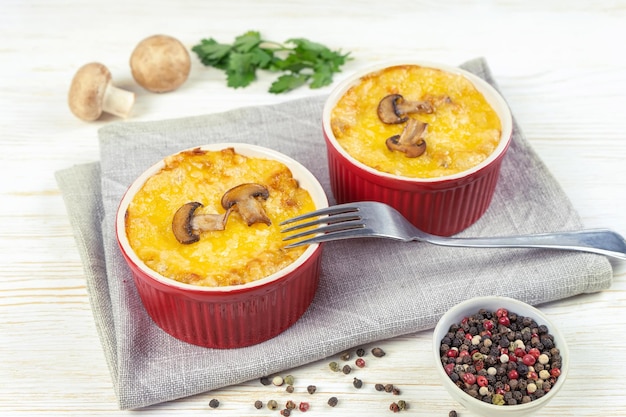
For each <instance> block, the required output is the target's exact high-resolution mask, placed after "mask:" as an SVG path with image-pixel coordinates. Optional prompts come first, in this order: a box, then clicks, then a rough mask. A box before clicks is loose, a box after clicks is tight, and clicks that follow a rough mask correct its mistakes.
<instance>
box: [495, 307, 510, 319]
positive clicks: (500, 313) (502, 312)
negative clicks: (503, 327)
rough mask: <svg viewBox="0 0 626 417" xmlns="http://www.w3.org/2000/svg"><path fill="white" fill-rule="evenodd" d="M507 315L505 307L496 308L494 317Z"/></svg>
mask: <svg viewBox="0 0 626 417" xmlns="http://www.w3.org/2000/svg"><path fill="white" fill-rule="evenodd" d="M508 315H509V311H508V310H507V309H506V308H499V309H497V310H496V317H498V318H500V317H506V316H508Z"/></svg>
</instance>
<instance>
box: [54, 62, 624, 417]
mask: <svg viewBox="0 0 626 417" xmlns="http://www.w3.org/2000/svg"><path fill="white" fill-rule="evenodd" d="M463 67H464V68H466V69H468V70H469V71H471V72H473V73H475V74H477V75H478V76H480V77H483V78H485V79H486V80H487V81H489V82H490V83H493V82H494V81H493V79H492V77H491V75H490V72H489V69H488V67H487V64H486V62H485V61H484V60H483V59H475V60H473V61H470V62H467V63H465V64H464V65H463ZM323 101H324V97H313V98H307V99H300V100H297V101H292V102H287V103H283V104H278V105H271V106H263V107H249V108H242V109H238V110H233V111H229V112H226V113H222V114H213V115H206V116H199V117H192V118H185V119H179V120H166V121H159V122H143V123H142V122H120V123H113V124H110V125H108V126H106V127H103V128H102V129H100V131H99V136H100V146H101V161H100V163H99V164H98V163H92V164H85V165H80V166H74V167H72V168H68V169H65V170H63V171H60V172H58V173H57V181H58V184H59V186H60V188H61V190H62V193H63V196H64V198H65V201H66V205H67V209H68V213H69V216H70V220H71V223H72V225H73V227H74V229H75V234H76V239H77V242H78V247H79V250H80V253H81V256H82V259H83V262H84V266H85V273H86V279H87V288H88V290H89V296H90V300H91V304H92V306H93V313H94V318H95V321H96V325H97V328H98V331H99V335H100V338H101V341H102V344H103V348H104V351H105V354H106V357H107V360H108V364H109V367H110V370H111V374H112V378H113V383H114V387H115V390H116V393H117V396H118V398H119V406H120V408H122V409H130V408H139V407H144V406H148V405H151V404H155V403H159V402H164V401H169V400H174V399H177V398H181V397H185V396H190V395H193V394H198V393H202V392H206V391H209V390H212V389H216V388H219V387H222V386H226V385H231V384H237V383H240V382H243V381H247V380H250V379H254V378H257V377H260V376H263V375H269V374H272V373H275V372H279V371H282V370H285V369H288V368H291V367H295V366H298V365H301V364H305V363H309V362H312V361H315V360H319V359H322V358H325V357H327V356H330V355H332V354H335V353H337V352H340V351H343V350H346V349H349V348H351V347H353V346H356V345H359V344H364V343H368V342H373V341H376V340H382V339H386V338H390V337H393V336H398V335H402V334H407V333H412V332H416V331H419V330H424V329H428V328H432V327H434V325H435V323H436V321H437V319H438V318H439V316H440V315H441V314H442V313H443V312H444V311H445V310H446V309H447V308H449V307H451V306H452V305H454V304H455V303H458V302H460V301H462V300H464V299H466V298H470V297H473V296H478V295H492V294H496V295H505V296H510V297H514V298H518V299H520V300H523V301H526V302H528V303H531V304H538V303H543V302H547V301H552V300H557V299H562V298H566V297H569V296H572V295H575V294H580V293H586V292H595V291H599V290H602V289H606V288H608V287H609V286H610V284H611V279H612V270H611V266H610V263H609V262H608V261H607V259H605V258H604V257H601V256H596V255H589V254H580V253H573V252H559V251H543V250H526V249H503V250H500V249H463V248H442V247H437V246H432V245H428V244H421V243H410V244H407V243H398V242H393V241H387V240H381V239H369V240H367V239H363V240H351V241H339V242H331V243H327V244H326V245H327V246H326V248H325V251H324V257H323V262H322V276H321V282H320V287H319V290H318V292H317V295H316V298H315V299H314V301H313V303H312V305H311V307H310V308H309V309H308V311H307V312H306V313H305V314H304V316H303V317H302V318H301V319H300V320H299V321H298V322H297V323H296V324H295V325H294V326H293V327H291V328H290V329H288V330H287V331H285V332H284V333H283V334H281V335H279V336H277V337H276V338H274V339H272V340H269V341H267V342H265V343H262V344H258V345H256V346H251V347H247V348H242V349H232V350H215V349H206V348H202V347H197V346H192V345H189V344H186V343H184V342H181V341H178V340H176V339H174V338H172V337H171V336H169V335H167V334H166V333H165V332H163V331H161V330H160V329H159V328H158V327H157V326H156V325H155V324H154V323H153V322H152V321H151V319H150V318H149V316H148V315H147V314H146V312H145V310H144V309H143V306H142V304H141V301H140V299H139V296H138V295H137V292H136V289H135V286H134V284H133V281H132V278H131V275H130V271H129V269H128V268H127V267H126V265H125V264H124V261H123V259H122V257H121V254H120V253H119V250H118V247H117V244H116V240H115V233H114V217H115V211H116V209H117V205H118V202H119V201H120V199H121V197H122V194H123V193H124V191H125V190H126V187H127V186H128V185H129V184H130V183H131V182H132V181H133V180H134V179H135V177H137V176H138V175H139V174H140V173H141V172H142V171H143V170H145V169H146V168H148V167H149V166H150V165H152V164H153V163H155V162H157V161H158V160H160V159H161V158H163V157H164V156H166V155H169V154H172V153H175V152H178V151H180V150H182V149H185V148H190V147H193V146H198V145H202V144H207V143H212V142H224V141H231V142H246V143H252V144H258V145H262V146H266V147H269V148H273V149H275V150H278V151H280V152H283V153H285V154H287V155H289V156H291V157H293V158H295V159H296V160H299V161H300V162H301V163H303V164H304V165H305V166H306V167H308V168H309V169H310V170H311V171H312V172H313V173H314V174H315V176H316V177H317V178H319V179H320V181H321V183H322V185H323V186H324V188H325V190H326V192H327V194H328V196H329V199H330V200H331V203H333V199H332V194H331V191H330V186H329V178H328V173H327V167H326V156H325V148H324V142H323V138H322V131H321V112H322V105H323ZM580 227H581V222H580V219H579V217H578V215H577V213H576V212H575V210H574V209H573V208H572V206H571V204H570V202H569V201H568V199H567V198H566V196H565V195H564V193H563V192H562V190H561V188H560V187H559V185H558V184H557V183H556V181H555V180H554V178H553V177H552V176H551V175H550V173H549V172H548V170H547V169H546V167H545V166H544V165H543V163H542V162H541V161H540V160H539V158H538V157H537V155H536V154H535V153H534V152H533V150H532V149H531V148H530V147H529V145H528V143H527V142H526V140H525V139H524V137H523V136H522V133H521V132H520V130H519V128H518V127H517V126H515V131H514V138H513V143H512V145H511V148H510V150H509V153H508V155H507V156H506V158H505V160H504V164H503V167H502V175H501V178H500V181H499V183H498V187H497V191H496V194H495V196H494V199H493V202H492V204H491V207H490V208H489V210H488V211H487V213H486V214H485V215H484V216H483V218H482V219H481V220H479V221H478V223H476V224H475V225H474V226H472V227H471V228H470V229H468V230H466V231H465V232H463V233H462V234H463V235H475V236H481V235H483V236H484V235H506V234H516V233H536V232H545V231H556V230H567V229H577V228H580Z"/></svg>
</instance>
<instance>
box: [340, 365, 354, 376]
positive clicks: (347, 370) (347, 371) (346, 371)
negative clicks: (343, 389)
mask: <svg viewBox="0 0 626 417" xmlns="http://www.w3.org/2000/svg"><path fill="white" fill-rule="evenodd" d="M341 372H343V373H344V374H346V375H348V374H349V373H350V372H352V367H351V366H350V365H344V366H343V368H341Z"/></svg>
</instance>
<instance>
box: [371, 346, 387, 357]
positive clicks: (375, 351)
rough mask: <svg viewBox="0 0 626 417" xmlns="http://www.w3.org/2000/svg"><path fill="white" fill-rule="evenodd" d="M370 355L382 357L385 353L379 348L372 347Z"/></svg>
mask: <svg viewBox="0 0 626 417" xmlns="http://www.w3.org/2000/svg"><path fill="white" fill-rule="evenodd" d="M372 355H374V356H375V357H377V358H382V357H383V356H385V355H386V353H385V351H384V350H382V349H381V348H379V347H375V348H374V349H372Z"/></svg>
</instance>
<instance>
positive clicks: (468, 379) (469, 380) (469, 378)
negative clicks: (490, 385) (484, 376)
mask: <svg viewBox="0 0 626 417" xmlns="http://www.w3.org/2000/svg"><path fill="white" fill-rule="evenodd" d="M463 382H465V383H466V384H470V385H472V384H475V383H476V376H475V375H474V374H472V373H470V372H466V373H465V374H463Z"/></svg>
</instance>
